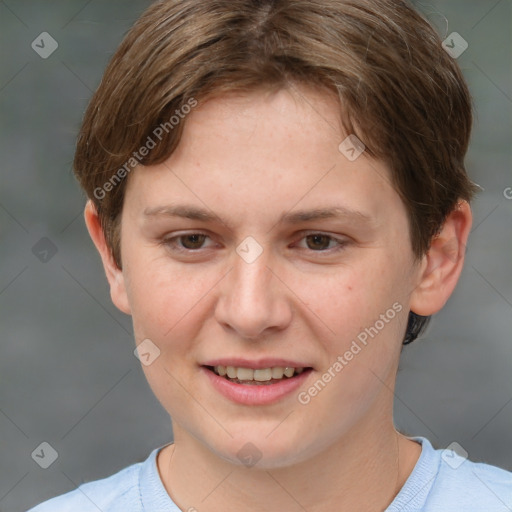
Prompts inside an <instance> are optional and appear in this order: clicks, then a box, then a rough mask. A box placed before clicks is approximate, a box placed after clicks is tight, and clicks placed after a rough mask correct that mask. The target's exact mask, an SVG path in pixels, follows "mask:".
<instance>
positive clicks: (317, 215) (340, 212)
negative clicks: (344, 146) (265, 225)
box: [143, 204, 373, 229]
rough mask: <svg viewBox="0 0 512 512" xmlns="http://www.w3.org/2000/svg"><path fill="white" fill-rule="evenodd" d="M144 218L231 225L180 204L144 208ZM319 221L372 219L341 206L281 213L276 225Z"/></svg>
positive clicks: (204, 212)
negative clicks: (173, 218) (164, 218)
mask: <svg viewBox="0 0 512 512" xmlns="http://www.w3.org/2000/svg"><path fill="white" fill-rule="evenodd" d="M143 214H144V216H145V217H181V218H184V219H191V220H199V221H202V222H219V221H220V222H221V223H222V224H224V225H225V226H227V227H228V228H229V229H233V227H232V225H231V224H230V223H229V222H227V221H225V220H224V219H222V218H221V217H219V216H218V215H215V214H214V213H212V212H210V211H208V210H206V209H204V208H198V207H197V206H193V205H187V204H180V205H178V204H177V205H166V206H156V207H153V208H149V207H148V208H145V209H144V212H143ZM320 219H345V220H349V221H352V222H358V223H361V222H363V223H371V222H372V220H373V219H372V218H371V217H370V216H369V215H367V214H365V213H363V212H360V211H357V210H351V209H348V208H345V207H342V206H332V207H327V208H313V209H310V210H296V211H293V212H287V213H283V214H282V215H281V217H280V218H279V221H278V224H300V223H302V222H309V221H314V220H320Z"/></svg>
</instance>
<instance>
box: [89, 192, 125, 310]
mask: <svg viewBox="0 0 512 512" xmlns="http://www.w3.org/2000/svg"><path fill="white" fill-rule="evenodd" d="M84 218H85V224H86V226H87V230H88V231H89V235H90V236H91V239H92V241H93V242H94V245H95V246H96V249H98V252H99V253H100V256H101V261H102V263H103V268H104V269H105V274H106V276H107V280H108V283H109V285H110V297H111V298H112V302H113V303H114V304H115V305H116V307H117V308H118V309H119V310H121V311H122V312H123V313H126V314H127V315H129V314H131V309H130V304H129V302H128V296H127V293H126V284H125V276H124V275H123V271H122V270H121V269H120V268H119V267H118V266H117V264H116V263H115V261H114V258H113V256H112V252H111V250H110V247H109V246H108V244H107V241H106V239H105V234H104V232H103V229H102V227H101V224H100V219H99V217H98V213H97V211H96V208H95V206H94V204H93V202H92V201H91V200H90V199H89V201H87V204H86V205H85V210H84Z"/></svg>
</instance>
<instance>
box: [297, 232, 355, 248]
mask: <svg viewBox="0 0 512 512" xmlns="http://www.w3.org/2000/svg"><path fill="white" fill-rule="evenodd" d="M301 240H306V246H307V248H308V249H310V250H312V251H314V252H328V251H331V250H333V251H339V250H341V249H343V248H344V247H345V245H347V243H348V242H347V241H346V240H341V239H339V238H335V237H333V236H331V235H326V234H325V233H308V234H306V235H305V236H304V237H303V238H302V239H301ZM331 244H335V246H332V245H331ZM330 245H331V246H330ZM329 246H330V247H329Z"/></svg>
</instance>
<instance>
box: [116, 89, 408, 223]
mask: <svg viewBox="0 0 512 512" xmlns="http://www.w3.org/2000/svg"><path fill="white" fill-rule="evenodd" d="M341 116H342V109H341V105H340V103H339V100H338V98H337V97H336V96H335V94H334V93H328V92H327V91H324V90H315V89H312V88H303V87H302V88H298V87H294V88H291V89H290V88H289V89H281V90H279V91H273V92H271V91H265V90H262V91H253V92H249V93H245V94H227V95H224V96H216V97H211V98H207V99H206V101H203V102H201V103H200V105H199V106H198V107H196V108H195V109H194V110H193V111H192V112H191V113H190V114H189V115H187V117H186V119H185V125H184V127H183V134H182V138H181V141H180V143H179V145H178V147H177V148H176V149H175V151H174V152H173V154H172V155H171V156H170V157H169V158H168V159H167V160H166V161H165V162H163V163H162V164H158V165H155V166H151V167H147V168H142V167H141V168H139V169H137V170H136V172H134V173H133V175H132V176H131V177H130V182H129V184H128V185H129V186H128V190H127V198H126V199H127V200H130V201H135V202H136V203H137V204H136V206H137V209H138V210H139V211H140V212H145V214H148V213H150V214H154V213H155V212H157V211H159V210H160V212H162V211H163V210H167V212H169V211H170V210H171V209H173V208H175V207H176V206H179V204H177V203H178V201H181V202H182V203H183V204H186V205H187V208H188V210H189V211H190V210H191V208H190V207H191V206H192V207H193V206H194V205H195V206H196V209H202V210H208V209H209V208H211V207H213V206H216V207H221V209H225V210H226V211H228V210H229V212H231V214H232V213H233V211H239V212H250V213H254V212H259V215H260V216H261V215H262V213H263V212H271V211H272V212H273V213H275V214H277V215H278V217H279V218H282V217H283V214H284V212H285V211H291V210H292V209H296V210H302V217H304V216H307V213H305V212H304V211H303V210H306V209H308V208H309V209H316V210H318V209H320V208H323V207H325V206H326V205H329V206H333V207H336V208H340V209H341V210H345V211H349V210H353V211H359V212H360V215H359V217H360V218H362V217H364V216H365V215H366V216H369V217H370V216H371V217H378V215H379V213H380V211H381V210H385V209H386V208H388V209H389V203H390V202H396V201H398V202H399V203H401V201H400V199H399V197H398V195H397V194H396V192H395V191H394V189H393V187H392V186H391V178H390V173H389V170H388V169H387V167H386V165H385V164H384V163H382V162H379V161H376V160H373V159H371V158H369V157H368V156H367V155H366V154H365V153H364V152H363V153H362V154H361V155H360V156H359V157H358V158H356V159H353V160H352V159H350V158H348V157H347V154H346V152H344V149H346V144H345V146H343V145H342V146H340V143H341V142H342V141H344V140H345V139H346V137H347V136H348V135H349V134H347V133H346V132H344V130H343V127H342V122H341ZM349 145H350V144H349ZM356 149H357V148H356ZM128 196H129V197H128ZM170 203H172V204H170ZM203 213H206V212H203ZM215 214H218V215H220V213H219V212H217V211H215V212H214V213H213V215H215ZM196 217H197V216H196ZM227 218H228V216H226V219H227ZM295 218H296V219H297V218H300V215H299V216H296V217H295ZM354 218H355V217H354ZM231 220H232V221H234V222H236V221H237V220H241V218H240V219H231ZM274 220H276V219H274ZM227 221H228V220H226V222H227Z"/></svg>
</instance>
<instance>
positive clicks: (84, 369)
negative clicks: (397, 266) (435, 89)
mask: <svg viewBox="0 0 512 512" xmlns="http://www.w3.org/2000/svg"><path fill="white" fill-rule="evenodd" d="M149 3H150V2H148V1H143V0H136V1H130V2H123V1H120V0H114V1H108V2H107V1H99V0H89V1H87V0H66V1H65V0H48V1H45V2H41V1H35V0H0V55H1V66H0V120H1V130H2V131H1V139H0V154H1V164H0V173H1V188H0V239H1V241H0V252H1V266H0V322H1V324H0V325H1V331H0V336H1V343H0V510H1V511H10V512H22V511H25V510H27V509H28V508H29V507H31V506H33V505H35V504H36V503H39V502H41V501H43V500H45V499H48V498H50V497H53V496H55V495H58V494H61V493H64V492H67V491H70V490H72V489H74V488H75V487H76V486H77V485H78V484H80V483H82V482H84V481H88V480H93V479H98V478H103V477H105V476H108V475H110V474H112V473H114V472H116V471H118V470H119V469H121V468H123V467H125V466H127V465H129V464H132V463H134V462H137V461H140V460H143V459H145V458H146V457H147V455H148V454H149V452H150V451H151V450H152V449H153V448H155V447H157V446H160V445H163V444H166V443H167V442H169V441H170V440H171V439H172V432H171V426H170V420H169V417H168V415H167V413H166V412H165V411H164V410H163V408H162V407H161V406H160V404H159V403H158V401H157V400H156V398H155V397H154V396H153V395H152V393H151V391H150V390H149V387H148V385H147V383H146V381H145V379H144V376H143V373H142V370H141V368H140V363H139V361H138V360H137V359H136V358H135V357H134V355H133V349H134V341H133V337H132V329H131V323H130V319H129V318H128V317H126V316H124V315H123V314H121V313H119V312H118V311H117V310H116V309H115V307H114V306H113V305H112V303H111V301H110V296H109V291H108V287H107V284H106V280H105V278H104V274H103V269H102V267H101V265H100V259H99V257H98V256H97V255H96V253H95V249H94V247H93V245H92V242H91V241H90V240H89V238H88V235H87V233H86V229H85V226H84V222H83V217H82V209H83V205H84V204H85V200H84V197H83V195H82V193H81V191H80V190H79V187H78V185H77V184H76V183H75V180H74V177H73V175H72V171H71V161H72V158H73V150H74V143H75V137H76V134H77V131H78V128H79V125H80V120H81V117H82V114H83V111H84V109H85V107H86V104H87V101H88V99H89V98H90V97H91V94H92V92H93V90H94V89H95V88H96V86H97V85H98V83H99V80H100V78H101V75H102V72H103V70H104V68H105V66H106V64H107V62H108V60H109V58H110V56H111V55H112V53H113V51H114V50H115V48H116V47H117V45H118V44H119V43H120V41H121V39H122V37H123V35H124V34H125V33H126V31H127V30H128V28H129V27H130V26H131V24H132V23H133V22H134V21H135V19H136V18H137V17H138V16H139V14H140V13H141V12H142V11H143V10H144V9H145V8H146V7H147V6H148V5H149ZM415 4H416V6H417V8H418V9H419V10H420V11H422V12H423V13H424V14H425V15H426V16H427V17H428V18H429V19H430V20H431V21H432V23H433V24H434V25H435V26H436V28H437V29H438V31H439V32H440V33H441V34H442V35H443V36H444V37H446V36H447V35H448V34H451V33H452V32H458V33H459V34H460V35H461V36H462V37H463V38H464V39H465V40H466V41H467V42H468V44H469V47H468V49H467V50H466V51H465V52H464V53H463V54H462V55H461V56H460V57H458V62H459V64H460V66H461V68H462V69H463V72H464V74H465V76H466V78H467V80H468V83H469V86H470V89H471V91H472V94H473V98H474V104H475V112H476V119H475V126H474V133H473V138H472V146H471V150H470V152H469V155H468V158H467V164H468V169H469V173H470V175H471V177H472V179H473V180H474V181H476V182H477V183H478V184H479V185H480V186H481V187H482V188H483V191H482V192H481V193H480V195H479V197H478V198H477V200H476V201H475V202H474V205H473V212H474V218H475V220H474V227H473V231H472V234H471V238H470V242H469V245H468V250H467V262H466V267H465V270H464V272H463V275H462V278H461V281H460V284H459V285H458V287H457V289H456V291H455V293H454V295H453V297H452V298H451V299H450V301H449V302H448V304H447V306H446V307H445V309H444V310H443V311H442V312H441V313H439V314H438V315H436V317H435V318H434V320H433V323H432V325H431V327H430V328H429V330H428V332H427V333H426V335H425V336H424V338H423V339H422V340H420V341H416V342H415V343H414V344H412V345H411V346H409V347H407V348H405V350H404V352H403V359H402V362H401V365H400V367H401V369H400V372H399V378H398V385H397V390H396V400H395V402H396V425H397V427H398V428H399V429H401V430H402V431H404V432H405V433H407V434H409V435H424V436H426V437H428V438H429V439H430V440H431V442H432V443H433V444H434V445H435V446H436V447H438V448H444V447H446V446H448V445H449V444H450V443H451V442H453V441H457V442H458V443H459V444H460V445H461V446H462V447H463V448H464V449H465V450H466V451H467V452H468V453H469V457H470V458H472V459H473V460H476V461H485V462H488V463H491V464H494V465H498V466H501V467H503V468H506V469H509V470H512V377H511V375H512V371H511V370H512V340H511V338H512V336H511V331H512V272H511V267H512V261H511V255H512V243H511V242H512V173H511V163H512V162H511V145H512V115H511V113H512V87H511V84H512V76H511V68H512V58H511V57H512V55H511V54H512V50H511V48H512V44H511V43H512V41H511V28H512V2H511V0H500V1H497V0H492V1H487V0H453V1H452V0H449V1H445V2H442V1H436V2H434V1H430V2H415ZM42 32H48V33H49V34H50V35H51V37H52V38H53V39H54V40H55V41H56V42H57V44H58V48H57V49H56V50H55V51H54V53H52V54H51V55H49V56H47V58H42V57H41V56H40V55H39V53H36V51H37V50H36V49H35V48H34V49H33V48H32V47H31V44H32V42H33V41H35V42H36V43H38V41H39V46H43V45H42V44H41V43H40V40H41V38H40V37H39V38H38V36H39V35H40V34H41V33H42ZM43 37H44V38H45V44H44V48H40V47H36V48H38V50H39V52H40V53H41V52H42V53H44V52H45V51H46V52H49V51H50V50H51V49H52V46H51V45H52V44H55V43H53V42H52V41H51V40H50V39H49V38H48V36H43ZM42 442H47V443H49V444H50V445H51V446H52V447H53V448H54V449H55V450H56V451H57V452H58V458H57V460H56V461H55V462H54V463H53V464H52V465H51V466H50V467H49V468H48V469H42V468H41V467H40V466H39V465H38V464H36V462H35V457H34V458H33V456H32V455H31V454H32V453H33V452H34V450H36V448H38V447H39V446H40V444H41V443H42ZM43 446H44V445H43ZM39 450H40V449H39ZM47 452H48V450H47ZM36 453H37V451H36Z"/></svg>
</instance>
